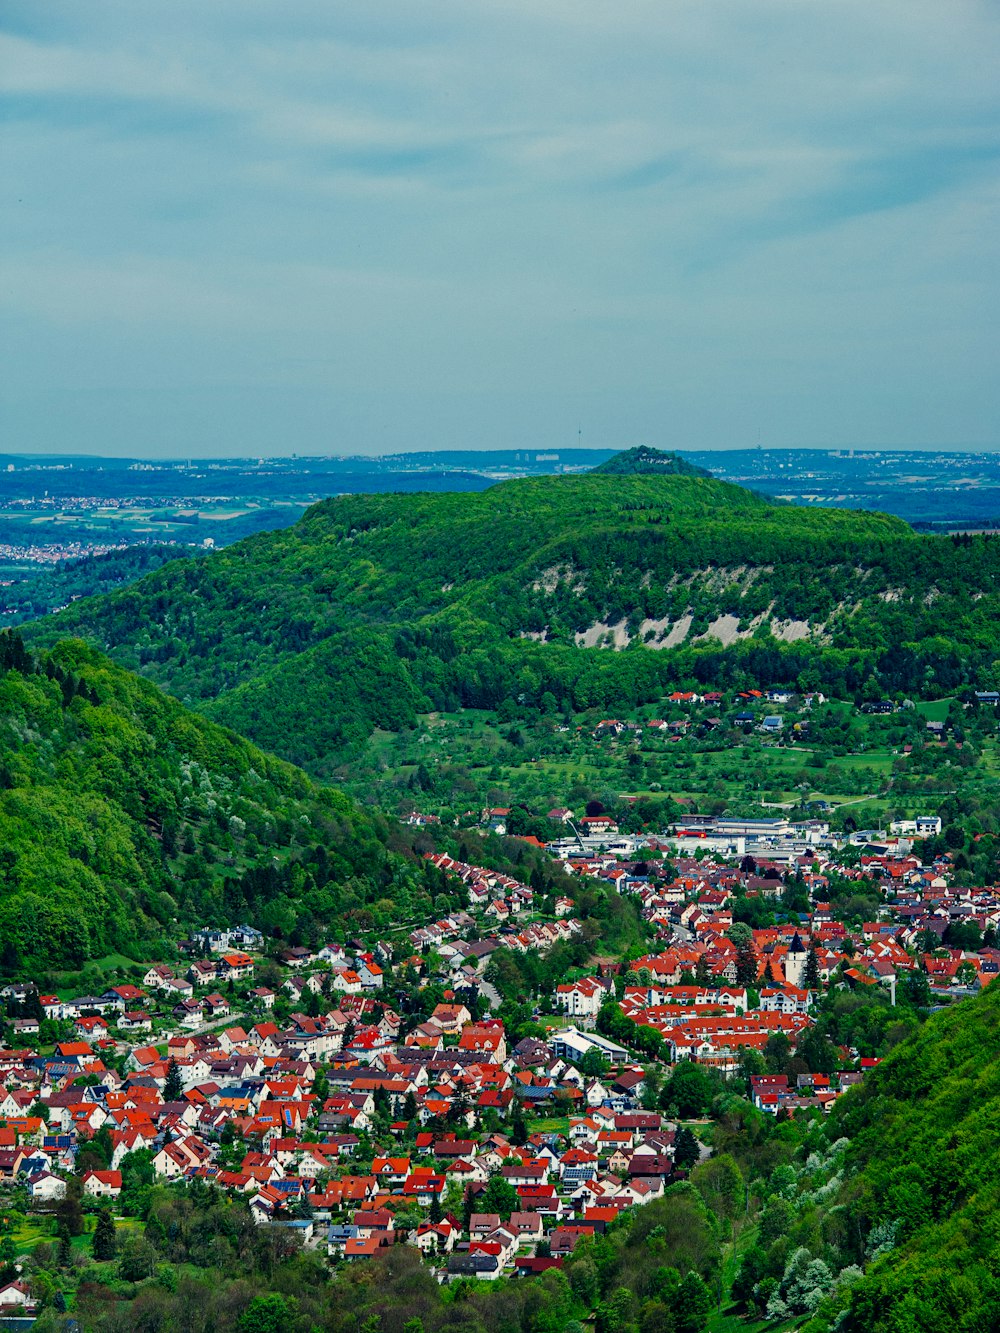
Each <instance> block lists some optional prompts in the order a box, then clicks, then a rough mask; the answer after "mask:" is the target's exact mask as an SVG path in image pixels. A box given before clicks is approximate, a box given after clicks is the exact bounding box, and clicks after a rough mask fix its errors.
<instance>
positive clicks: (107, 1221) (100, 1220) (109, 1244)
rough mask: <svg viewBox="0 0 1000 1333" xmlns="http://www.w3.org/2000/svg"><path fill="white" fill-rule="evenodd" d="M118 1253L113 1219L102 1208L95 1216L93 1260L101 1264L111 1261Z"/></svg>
mask: <svg viewBox="0 0 1000 1333" xmlns="http://www.w3.org/2000/svg"><path fill="white" fill-rule="evenodd" d="M117 1252H118V1237H117V1235H116V1233H115V1223H114V1218H113V1217H112V1216H111V1210H110V1209H109V1208H103V1209H102V1210H101V1211H100V1213H98V1215H97V1226H96V1228H95V1230H94V1258H95V1259H98V1260H100V1261H101V1262H102V1263H103V1262H104V1261H105V1260H107V1259H113V1258H114V1257H115V1255H116V1254H117Z"/></svg>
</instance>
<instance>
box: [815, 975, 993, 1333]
mask: <svg viewBox="0 0 1000 1333" xmlns="http://www.w3.org/2000/svg"><path fill="white" fill-rule="evenodd" d="M832 1122H833V1123H832V1130H831V1132H832V1133H833V1134H834V1135H836V1134H838V1133H843V1134H845V1135H849V1136H850V1137H851V1140H852V1142H851V1149H850V1153H849V1155H848V1164H849V1167H853V1168H854V1173H852V1174H851V1175H850V1176H849V1177H848V1179H847V1181H846V1182H845V1186H844V1191H843V1196H844V1197H843V1200H842V1202H843V1203H845V1204H846V1205H847V1207H848V1209H849V1211H850V1213H851V1215H852V1216H853V1218H854V1219H856V1221H855V1224H856V1225H858V1224H860V1226H861V1227H862V1228H863V1229H864V1230H865V1231H866V1233H867V1234H868V1235H869V1237H881V1238H882V1248H883V1250H884V1252H883V1253H882V1254H881V1257H879V1258H877V1259H876V1261H875V1262H874V1263H873V1264H872V1266H871V1268H870V1269H869V1270H868V1272H867V1274H866V1277H865V1280H864V1282H863V1283H861V1284H860V1285H859V1287H858V1288H857V1289H856V1291H855V1293H854V1296H853V1300H852V1302H851V1306H850V1314H849V1316H848V1318H847V1322H846V1324H845V1325H844V1327H845V1329H846V1330H854V1331H856V1333H939V1330H941V1329H945V1328H947V1329H953V1330H956V1331H957V1333H966V1331H968V1333H972V1330H979V1329H984V1328H991V1327H993V1326H994V1323H995V1319H996V1309H997V1302H998V1299H1000V1277H998V1274H1000V1231H998V1227H997V1218H998V1216H1000V1132H998V1127H1000V989H998V988H997V987H996V986H991V987H990V988H989V989H988V990H987V991H986V992H985V993H984V994H982V995H981V996H979V997H978V998H977V999H975V1000H969V1001H966V1002H965V1003H963V1004H961V1005H958V1006H956V1007H954V1008H951V1009H948V1010H946V1011H944V1012H942V1013H939V1014H937V1015H934V1016H933V1017H932V1018H931V1019H930V1021H929V1022H928V1023H927V1024H926V1025H925V1026H924V1028H923V1029H922V1030H921V1031H920V1032H919V1033H918V1034H917V1035H916V1036H913V1037H911V1038H910V1039H909V1040H908V1041H906V1042H904V1043H903V1044H902V1045H900V1046H899V1047H897V1049H896V1050H895V1051H893V1052H892V1053H891V1054H890V1055H889V1056H888V1057H887V1059H886V1060H885V1061H883V1063H882V1064H881V1065H880V1066H879V1067H878V1068H877V1069H876V1070H875V1071H874V1072H873V1073H872V1074H870V1075H869V1076H868V1078H867V1079H866V1080H865V1082H864V1084H863V1085H862V1086H861V1087H860V1088H858V1089H857V1090H855V1091H853V1092H851V1094H850V1095H849V1096H847V1097H845V1098H844V1099H843V1100H842V1101H841V1102H839V1103H838V1104H837V1106H836V1108H835V1110H834V1112H833V1116H832ZM869 1248H872V1247H871V1246H869Z"/></svg>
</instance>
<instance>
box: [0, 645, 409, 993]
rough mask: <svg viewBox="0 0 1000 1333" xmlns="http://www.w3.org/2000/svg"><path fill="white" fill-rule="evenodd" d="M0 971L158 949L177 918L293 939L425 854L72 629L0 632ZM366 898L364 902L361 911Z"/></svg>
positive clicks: (396, 883) (346, 910) (402, 883)
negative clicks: (50, 636)
mask: <svg viewBox="0 0 1000 1333" xmlns="http://www.w3.org/2000/svg"><path fill="white" fill-rule="evenodd" d="M0 719H2V721H0V940H2V951H0V969H2V971H3V972H5V973H7V974H8V975H9V974H12V973H18V972H21V971H29V972H31V974H32V975H35V976H36V977H38V976H44V975H46V973H47V971H48V969H55V970H60V969H64V968H66V969H73V968H77V967H80V966H81V965H83V964H84V963H86V962H87V961H88V960H91V959H95V958H100V957H103V956H106V955H108V954H113V953H124V954H126V955H127V956H129V957H131V958H143V957H150V956H152V957H163V956H164V955H163V952H162V950H163V949H164V948H165V947H167V946H166V945H165V943H164V941H167V940H171V939H174V938H176V937H177V935H178V933H179V931H180V929H181V928H182V927H185V926H195V925H204V924H211V923H226V922H228V923H230V924H233V923H235V922H236V921H240V920H250V921H251V922H253V923H255V924H257V925H258V926H259V927H261V928H263V929H266V930H268V931H269V932H271V933H273V932H274V931H275V930H277V931H280V932H281V933H282V934H284V935H285V936H286V937H287V938H292V937H296V936H300V937H303V938H304V937H306V936H308V935H310V934H312V933H314V932H315V931H316V929H317V923H318V922H321V921H322V922H323V923H327V922H329V921H331V920H338V921H339V922H341V924H344V923H345V921H346V924H347V925H348V927H349V926H350V924H351V913H352V912H355V913H357V912H358V911H359V910H363V909H365V905H366V904H372V903H376V902H377V901H378V900H380V899H382V898H384V897H386V896H387V895H388V896H390V897H393V898H394V899H395V903H396V908H394V911H393V915H394V917H398V909H401V908H402V907H403V906H404V905H405V904H406V901H407V900H406V894H407V892H408V879H410V880H412V879H413V878H415V868H414V867H413V866H410V865H408V864H406V863H405V862H403V860H402V859H401V858H399V857H394V856H393V855H392V854H390V853H389V852H388V851H387V846H386V844H387V839H388V836H389V833H388V826H387V825H386V824H384V823H383V821H381V820H379V819H378V818H377V817H373V816H371V815H368V814H366V813H364V812H363V811H361V810H360V809H359V808H358V807H357V806H356V805H354V803H353V802H351V801H349V800H348V799H347V798H346V797H344V796H342V795H341V794H340V793H337V792H333V791H329V790H323V789H319V788H317V787H316V786H314V785H313V783H312V782H311V781H310V780H309V779H308V778H307V777H306V776H305V774H303V773H301V772H299V771H298V770H297V769H294V768H292V767H291V765H289V764H287V763H284V762H282V761H281V760H277V759H273V758H272V757H270V756H269V755H265V754H263V753H262V752H261V751H260V750H258V749H256V748H255V747H254V746H253V745H251V744H250V743H249V742H247V741H245V740H243V739H242V738H240V737H238V736H235V735H233V734H232V733H231V732H228V731H224V730H223V729H222V728H221V727H218V726H216V725H215V724H213V723H211V722H209V721H207V720H206V719H204V718H201V717H198V716H196V715H194V714H193V713H191V712H190V711H188V710H187V709H186V708H184V707H183V706H182V705H181V704H179V703H177V702H176V701H175V700H173V699H170V698H167V697H166V696H165V695H163V694H161V692H160V691H159V690H158V689H156V688H155V686H153V685H151V684H150V683H149V682H147V681H144V680H141V679H139V678H138V677H136V676H134V675H132V674H130V673H129V672H127V671H124V670H122V669H121V668H120V667H117V666H115V665H113V664H112V663H111V662H109V661H108V660H107V659H106V658H104V657H102V656H101V655H100V654H98V653H97V652H95V651H94V650H93V649H92V648H89V647H87V646H86V645H85V644H83V643H80V642H61V643H59V644H57V645H56V646H55V647H54V648H53V649H52V650H51V652H50V653H44V654H43V653H39V654H32V653H29V652H26V651H25V649H24V646H23V644H22V643H21V641H20V639H19V638H18V637H17V636H16V635H14V634H11V633H10V632H9V631H5V632H4V633H3V634H0ZM367 910H368V911H369V913H370V908H369V909H367Z"/></svg>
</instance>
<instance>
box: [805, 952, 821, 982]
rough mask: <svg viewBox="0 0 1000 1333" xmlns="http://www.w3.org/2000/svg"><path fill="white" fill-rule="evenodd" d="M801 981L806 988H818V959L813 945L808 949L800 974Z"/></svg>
mask: <svg viewBox="0 0 1000 1333" xmlns="http://www.w3.org/2000/svg"><path fill="white" fill-rule="evenodd" d="M802 982H803V985H804V986H805V989H806V990H818V989H819V959H818V958H817V957H816V946H815V945H813V947H812V948H811V949H810V950H809V957H808V958H807V959H806V966H805V971H804V972H803V974H802Z"/></svg>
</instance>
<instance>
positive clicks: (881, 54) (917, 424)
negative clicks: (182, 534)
mask: <svg viewBox="0 0 1000 1333" xmlns="http://www.w3.org/2000/svg"><path fill="white" fill-rule="evenodd" d="M998 68H1000V6H998V5H997V4H996V3H995V0H989V3H976V2H974V0H948V3H946V4H942V3H941V2H940V0H933V3H925V0H877V3H873V0H619V3H610V2H609V0H474V3H469V2H468V0H453V2H452V3H441V2H440V0H409V2H408V3H397V2H396V0H377V2H374V3H373V0H360V2H358V3H355V0H336V3H333V4H331V3H330V0H321V2H319V3H312V0H295V3H290V4H278V3H275V0H268V3H257V2H256V0H212V2H211V3H210V4H205V3H204V0H198V3H191V2H190V0H170V3H161V2H160V0H143V3H142V4H136V3H135V0H127V3H126V2H125V0H122V2H121V3H118V2H117V0H88V3H86V4H81V3H80V2H79V0H45V3H44V4H39V3H38V0H4V4H3V6H2V8H0V97H2V99H3V123H4V128H3V131H2V134H0V236H2V238H3V239H2V245H0V451H9V452H32V451H38V452H58V453H97V454H105V455H127V456H151V457H157V456H167V457H178V456H210V455H227V454H229V455H232V454H238V455H255V454H267V455H275V454H291V453H300V454H316V453H348V454H358V453H360V454H378V453H386V452H396V451H399V450H407V449H461V448H477V449H479V448H481V449H507V448H542V449H554V448H560V447H563V448H565V447H572V446H576V445H577V444H580V445H583V446H584V447H592V448H625V447H630V446H632V445H636V444H643V443H644V444H650V445H655V446H657V447H661V448H681V449H683V448H689V449H715V448H719V449H724V448H740V447H746V446H750V445H756V444H757V443H761V444H763V445H765V446H768V447H779V448H780V447H827V446H830V447H839V446H842V445H864V446H869V447H872V446H874V447H882V448H892V447H899V448H906V447H916V446H936V447H942V448H961V447H976V448H1000V416H998V410H1000V366H998V347H1000V339H998V328H997V324H998V312H1000V265H998V246H1000V225H998V223H1000V218H998V202H1000V79H998V78H997V73H996V72H997V69H998Z"/></svg>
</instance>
